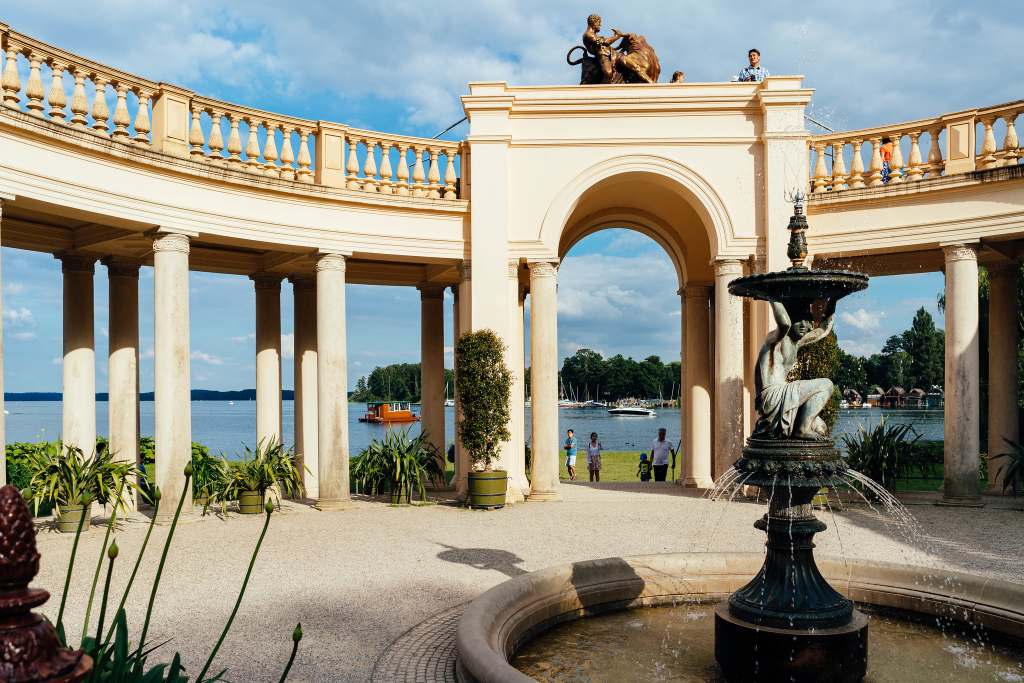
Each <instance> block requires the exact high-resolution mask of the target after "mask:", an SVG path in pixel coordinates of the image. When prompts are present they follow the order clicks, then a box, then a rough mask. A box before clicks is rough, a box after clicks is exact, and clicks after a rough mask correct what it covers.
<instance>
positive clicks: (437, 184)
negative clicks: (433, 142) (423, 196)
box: [427, 149, 441, 199]
mask: <svg viewBox="0 0 1024 683" xmlns="http://www.w3.org/2000/svg"><path fill="white" fill-rule="evenodd" d="M440 153H441V151H440V150H438V149H431V150H430V172H429V173H428V174H427V182H428V183H429V190H428V193H427V196H428V197H430V198H431V199H440V198H441V169H440V167H438V165H437V157H438V155H439V154H440Z"/></svg>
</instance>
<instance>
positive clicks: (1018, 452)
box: [989, 439, 1024, 496]
mask: <svg viewBox="0 0 1024 683" xmlns="http://www.w3.org/2000/svg"><path fill="white" fill-rule="evenodd" d="M1003 441H1005V442H1006V445H1007V446H1008V447H1009V450H1008V451H1006V452H1005V453H1000V454H999V455H995V456H992V458H991V460H990V461H989V467H995V468H997V469H996V476H997V477H1001V478H1002V480H1003V491H1006V490H1007V489H1010V490H1011V491H1012V492H1013V495H1015V496H1016V495H1017V494H1018V493H1019V491H1020V489H1021V488H1024V445H1021V444H1019V443H1017V442H1016V441H1011V440H1010V439H1003Z"/></svg>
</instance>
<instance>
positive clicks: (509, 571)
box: [437, 543, 527, 577]
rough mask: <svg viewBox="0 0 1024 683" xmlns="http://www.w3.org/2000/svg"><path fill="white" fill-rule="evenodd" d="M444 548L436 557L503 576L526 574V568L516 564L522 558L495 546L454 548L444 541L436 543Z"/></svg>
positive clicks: (520, 562)
mask: <svg viewBox="0 0 1024 683" xmlns="http://www.w3.org/2000/svg"><path fill="white" fill-rule="evenodd" d="M438 545H439V546H441V547H442V548H445V550H442V551H441V552H439V553H438V554H437V559H439V560H444V561H445V562H455V563H456V564H465V565H468V566H470V567H473V568H474V569H479V570H481V571H489V570H493V571H497V572H501V573H502V574H504V575H505V576H508V577H515V576H522V575H523V574H526V573H527V572H526V570H525V569H523V568H522V567H518V566H516V565H519V564H522V562H523V559H522V558H521V557H519V556H518V555H516V554H515V553H510V552H509V551H507V550H498V549H496V548H456V547H455V546H453V545H447V544H446V543H438Z"/></svg>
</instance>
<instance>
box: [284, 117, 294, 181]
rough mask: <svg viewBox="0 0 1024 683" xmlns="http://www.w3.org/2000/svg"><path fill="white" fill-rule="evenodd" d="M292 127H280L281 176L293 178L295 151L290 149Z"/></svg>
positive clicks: (288, 178)
mask: <svg viewBox="0 0 1024 683" xmlns="http://www.w3.org/2000/svg"><path fill="white" fill-rule="evenodd" d="M294 132H295V129H294V128H289V127H287V126H285V127H284V128H282V129H281V178H282V179H283V180H295V167H294V166H293V165H292V164H294V163H295V152H293V151H292V133H294Z"/></svg>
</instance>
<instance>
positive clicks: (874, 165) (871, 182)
mask: <svg viewBox="0 0 1024 683" xmlns="http://www.w3.org/2000/svg"><path fill="white" fill-rule="evenodd" d="M881 146H882V138H880V137H874V138H871V166H870V167H869V168H868V171H869V173H868V187H879V186H881V184H882V151H881Z"/></svg>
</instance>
